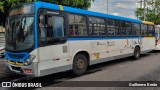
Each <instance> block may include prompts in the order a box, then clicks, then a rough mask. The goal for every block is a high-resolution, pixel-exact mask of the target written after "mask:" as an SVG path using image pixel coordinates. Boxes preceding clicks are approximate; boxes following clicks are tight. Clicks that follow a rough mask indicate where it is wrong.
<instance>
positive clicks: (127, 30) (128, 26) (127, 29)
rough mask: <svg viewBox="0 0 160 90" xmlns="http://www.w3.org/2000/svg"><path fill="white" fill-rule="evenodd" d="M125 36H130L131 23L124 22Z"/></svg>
mask: <svg viewBox="0 0 160 90" xmlns="http://www.w3.org/2000/svg"><path fill="white" fill-rule="evenodd" d="M126 34H127V35H132V32H131V23H130V22H126Z"/></svg>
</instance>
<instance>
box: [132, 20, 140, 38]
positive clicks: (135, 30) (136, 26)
mask: <svg viewBox="0 0 160 90" xmlns="http://www.w3.org/2000/svg"><path fill="white" fill-rule="evenodd" d="M132 35H134V36H139V35H140V24H138V23H132Z"/></svg>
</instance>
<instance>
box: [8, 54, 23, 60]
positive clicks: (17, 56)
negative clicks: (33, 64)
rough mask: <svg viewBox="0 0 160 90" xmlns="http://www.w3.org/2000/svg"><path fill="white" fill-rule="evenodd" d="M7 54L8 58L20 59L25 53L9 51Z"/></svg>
mask: <svg viewBox="0 0 160 90" xmlns="http://www.w3.org/2000/svg"><path fill="white" fill-rule="evenodd" d="M8 56H9V57H10V58H15V59H22V58H24V57H25V54H10V53H8Z"/></svg>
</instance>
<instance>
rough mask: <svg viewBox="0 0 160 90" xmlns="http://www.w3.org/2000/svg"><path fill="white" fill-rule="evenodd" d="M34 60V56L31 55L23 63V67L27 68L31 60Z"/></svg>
mask: <svg viewBox="0 0 160 90" xmlns="http://www.w3.org/2000/svg"><path fill="white" fill-rule="evenodd" d="M35 58H36V56H35V55H31V56H30V57H29V58H28V59H27V60H26V61H25V62H24V65H25V66H28V65H31V64H32V62H33V60H34V59H35Z"/></svg>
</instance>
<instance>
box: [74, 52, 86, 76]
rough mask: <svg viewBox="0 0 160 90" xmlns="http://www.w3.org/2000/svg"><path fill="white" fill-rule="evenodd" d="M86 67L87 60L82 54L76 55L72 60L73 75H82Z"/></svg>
mask: <svg viewBox="0 0 160 90" xmlns="http://www.w3.org/2000/svg"><path fill="white" fill-rule="evenodd" d="M87 67H88V63H87V58H86V56H85V55H83V54H78V55H76V56H75V57H74V60H73V73H74V74H75V75H78V76H79V75H83V74H84V73H85V72H86V70H87Z"/></svg>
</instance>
